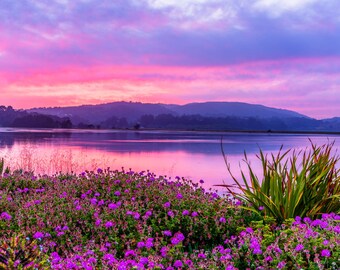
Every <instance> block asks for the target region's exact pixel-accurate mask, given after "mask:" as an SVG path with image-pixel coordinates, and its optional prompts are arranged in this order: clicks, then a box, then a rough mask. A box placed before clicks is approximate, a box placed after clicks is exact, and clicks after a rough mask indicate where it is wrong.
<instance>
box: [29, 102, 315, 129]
mask: <svg viewBox="0 0 340 270" xmlns="http://www.w3.org/2000/svg"><path fill="white" fill-rule="evenodd" d="M30 111H32V112H38V113H42V114H51V115H57V116H59V117H70V118H71V120H72V122H73V123H79V122H85V123H92V124H100V123H101V122H102V121H105V120H107V119H108V118H111V117H118V118H126V120H127V121H137V120H138V119H139V118H140V117H141V116H143V115H153V116H157V115H160V114H171V115H176V116H181V115H201V116H205V117H227V116H235V117H257V118H273V117H278V118H291V117H303V118H308V117H307V116H305V115H302V114H299V113H297V112H293V111H288V110H282V109H275V108H270V107H265V106H262V105H253V104H247V103H241V102H205V103H189V104H186V105H168V104H150V103H139V102H113V103H107V104H100V105H83V106H75V107H54V108H35V109H31V110H30Z"/></svg>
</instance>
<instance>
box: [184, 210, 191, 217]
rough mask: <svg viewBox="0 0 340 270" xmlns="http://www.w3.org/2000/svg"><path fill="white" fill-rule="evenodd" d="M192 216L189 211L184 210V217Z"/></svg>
mask: <svg viewBox="0 0 340 270" xmlns="http://www.w3.org/2000/svg"><path fill="white" fill-rule="evenodd" d="M189 214H190V212H189V211H188V210H184V211H183V212H182V215H183V216H187V215H189Z"/></svg>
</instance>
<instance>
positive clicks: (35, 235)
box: [33, 232, 44, 239]
mask: <svg viewBox="0 0 340 270" xmlns="http://www.w3.org/2000/svg"><path fill="white" fill-rule="evenodd" d="M33 238H34V239H39V238H40V239H41V238H44V233H42V232H36V233H35V234H34V235H33Z"/></svg>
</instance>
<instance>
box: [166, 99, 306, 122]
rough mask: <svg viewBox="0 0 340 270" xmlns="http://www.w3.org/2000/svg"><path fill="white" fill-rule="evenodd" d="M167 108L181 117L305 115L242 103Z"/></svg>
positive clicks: (215, 103) (197, 104) (263, 117)
mask: <svg viewBox="0 0 340 270" xmlns="http://www.w3.org/2000/svg"><path fill="white" fill-rule="evenodd" d="M165 107H166V108H168V109H170V110H172V111H174V112H176V113H177V114H179V115H194V114H199V115H202V116H209V117H227V116H235V117H256V118H262V119H266V118H273V117H277V118H292V117H303V118H308V117H307V116H305V115H303V114H299V113H297V112H294V111H289V110H282V109H275V108H270V107H266V106H263V105H255V104H248V103H242V102H205V103H189V104H186V105H165Z"/></svg>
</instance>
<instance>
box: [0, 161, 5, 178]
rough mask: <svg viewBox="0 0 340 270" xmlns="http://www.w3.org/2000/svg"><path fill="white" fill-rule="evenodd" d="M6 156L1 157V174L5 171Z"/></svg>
mask: <svg viewBox="0 0 340 270" xmlns="http://www.w3.org/2000/svg"><path fill="white" fill-rule="evenodd" d="M4 163H5V161H4V158H1V159H0V175H2V173H3V171H4Z"/></svg>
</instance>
